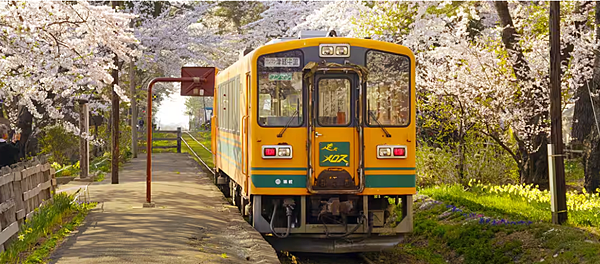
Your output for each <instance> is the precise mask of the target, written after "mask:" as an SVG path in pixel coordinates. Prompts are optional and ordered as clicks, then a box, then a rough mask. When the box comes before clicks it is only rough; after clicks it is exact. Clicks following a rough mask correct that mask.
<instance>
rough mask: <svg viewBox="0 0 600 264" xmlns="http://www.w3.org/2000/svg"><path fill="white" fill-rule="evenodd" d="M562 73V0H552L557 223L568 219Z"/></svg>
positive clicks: (553, 220)
mask: <svg viewBox="0 0 600 264" xmlns="http://www.w3.org/2000/svg"><path fill="white" fill-rule="evenodd" d="M560 75H561V69H560V2H558V1H554V2H550V118H551V122H552V123H551V137H550V140H551V144H552V145H553V147H554V174H555V175H556V179H555V181H554V183H555V184H556V185H555V186H554V187H555V192H556V210H555V211H553V212H552V222H553V223H555V224H563V223H565V222H566V221H567V196H566V184H565V164H564V158H563V140H562V113H561V83H560ZM550 182H552V180H551V181H550Z"/></svg>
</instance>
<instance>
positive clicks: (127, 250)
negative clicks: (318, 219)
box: [50, 153, 280, 264]
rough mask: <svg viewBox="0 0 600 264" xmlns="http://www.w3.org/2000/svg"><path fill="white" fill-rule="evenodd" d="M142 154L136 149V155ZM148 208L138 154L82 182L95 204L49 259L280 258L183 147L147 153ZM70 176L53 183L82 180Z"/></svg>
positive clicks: (75, 185) (69, 187) (65, 263)
mask: <svg viewBox="0 0 600 264" xmlns="http://www.w3.org/2000/svg"><path fill="white" fill-rule="evenodd" d="M142 156H143V157H142ZM152 157H153V158H152V160H153V170H152V171H153V174H152V175H153V177H152V178H153V179H152V180H153V182H152V200H153V202H154V203H155V206H156V207H154V208H144V207H143V204H144V202H145V201H146V159H145V154H142V155H140V157H139V158H135V159H132V161H131V162H129V163H127V164H126V165H125V166H124V168H123V169H122V170H121V171H120V173H119V176H120V177H119V182H120V183H119V184H111V179H110V178H111V177H110V175H107V176H106V179H105V180H104V181H102V182H94V183H89V186H87V189H88V192H89V199H90V200H91V201H95V202H98V206H96V208H95V209H93V210H92V211H91V212H90V213H89V215H88V216H87V217H86V219H85V221H84V223H83V224H82V226H80V227H79V228H78V230H77V231H74V232H73V233H72V234H71V235H70V236H69V237H68V238H67V239H66V240H65V241H64V242H63V243H62V244H61V245H60V246H59V247H58V248H57V249H56V251H54V253H52V255H51V256H50V263H60V264H70V263H78V264H79V263H265V264H267V263H280V262H279V260H278V258H277V254H276V252H275V250H274V249H273V248H272V247H271V245H270V244H269V243H267V242H266V241H265V240H264V239H263V237H262V236H261V235H260V234H259V233H258V232H256V231H255V230H254V229H253V228H252V227H251V226H250V225H249V224H248V223H247V222H246V221H244V219H243V218H242V216H241V215H240V213H239V212H238V211H237V208H235V207H234V206H232V205H230V204H229V203H228V202H227V201H226V200H225V198H224V197H223V194H222V193H221V192H220V191H219V190H218V189H217V187H216V186H214V185H213V184H212V182H211V179H210V178H209V177H208V176H207V175H206V174H205V173H203V172H202V170H201V168H200V167H199V166H198V165H197V163H196V162H195V161H194V160H193V159H192V158H190V157H189V156H188V154H177V153H159V154H154V155H152ZM86 185H87V184H86V183H82V182H70V183H68V184H65V185H63V186H59V189H58V191H61V190H62V191H67V192H73V191H76V190H77V189H80V188H82V187H84V186H86Z"/></svg>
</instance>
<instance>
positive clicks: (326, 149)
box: [319, 142, 350, 167]
mask: <svg viewBox="0 0 600 264" xmlns="http://www.w3.org/2000/svg"><path fill="white" fill-rule="evenodd" d="M319 166H321V167H349V166H350V142H319Z"/></svg>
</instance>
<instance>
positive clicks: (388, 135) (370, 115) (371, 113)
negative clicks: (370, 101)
mask: <svg viewBox="0 0 600 264" xmlns="http://www.w3.org/2000/svg"><path fill="white" fill-rule="evenodd" d="M367 112H369V117H370V118H372V119H373V120H375V122H376V123H377V125H378V126H379V128H381V130H383V133H385V136H386V137H392V135H390V133H388V132H387V130H385V128H384V127H383V125H382V124H381V123H379V121H377V117H376V116H375V114H373V112H371V111H369V110H367Z"/></svg>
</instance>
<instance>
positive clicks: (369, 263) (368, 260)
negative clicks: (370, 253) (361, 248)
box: [358, 253, 375, 264]
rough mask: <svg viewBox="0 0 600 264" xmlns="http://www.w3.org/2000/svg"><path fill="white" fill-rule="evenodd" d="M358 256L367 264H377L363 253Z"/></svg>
mask: <svg viewBox="0 0 600 264" xmlns="http://www.w3.org/2000/svg"><path fill="white" fill-rule="evenodd" d="M358 256H359V257H361V258H362V259H363V260H364V261H365V262H367V264H375V262H373V261H372V260H370V259H369V258H367V256H365V254H363V253H360V254H358Z"/></svg>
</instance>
